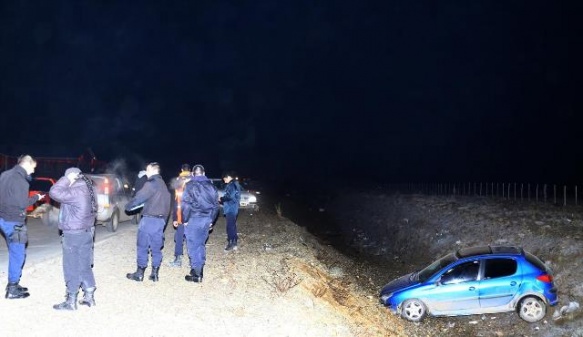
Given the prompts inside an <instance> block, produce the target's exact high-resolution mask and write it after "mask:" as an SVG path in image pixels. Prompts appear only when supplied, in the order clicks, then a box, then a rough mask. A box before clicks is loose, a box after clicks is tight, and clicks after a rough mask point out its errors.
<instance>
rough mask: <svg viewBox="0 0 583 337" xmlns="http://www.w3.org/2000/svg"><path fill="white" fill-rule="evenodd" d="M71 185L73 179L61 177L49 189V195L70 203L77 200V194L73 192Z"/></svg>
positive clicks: (56, 199)
mask: <svg viewBox="0 0 583 337" xmlns="http://www.w3.org/2000/svg"><path fill="white" fill-rule="evenodd" d="M70 186H71V181H70V180H69V179H68V178H67V177H65V176H63V177H61V178H60V179H59V180H58V181H57V182H56V183H55V184H54V185H53V186H51V189H50V190H49V196H50V197H51V198H52V199H53V200H55V201H58V202H60V203H64V204H69V203H71V202H72V201H75V199H76V198H77V196H76V195H75V194H74V193H73V191H72V189H70V188H69V187H70Z"/></svg>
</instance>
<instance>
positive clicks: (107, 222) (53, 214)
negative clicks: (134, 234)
mask: <svg viewBox="0 0 583 337" xmlns="http://www.w3.org/2000/svg"><path fill="white" fill-rule="evenodd" d="M85 176H87V177H88V178H89V179H91V181H92V182H93V186H95V190H96V195H95V197H96V199H97V217H96V222H95V224H96V225H104V226H105V227H106V228H107V230H108V231H110V232H115V231H116V230H117V227H118V225H119V223H120V222H123V221H127V220H130V219H133V218H134V215H133V214H132V215H129V214H127V213H126V212H125V211H124V209H125V206H126V204H127V203H128V202H129V201H130V199H131V192H132V191H131V188H130V187H129V184H127V183H126V182H125V181H124V180H123V178H122V177H120V176H118V175H115V174H85ZM58 217H59V208H58V206H52V207H50V208H49V209H47V210H46V211H45V212H44V213H43V215H42V217H41V220H42V221H43V223H44V224H46V225H51V226H53V225H57V224H58Z"/></svg>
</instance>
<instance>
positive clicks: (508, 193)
mask: <svg viewBox="0 0 583 337" xmlns="http://www.w3.org/2000/svg"><path fill="white" fill-rule="evenodd" d="M506 197H507V198H508V200H510V183H508V191H507V192H506Z"/></svg>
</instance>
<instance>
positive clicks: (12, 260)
mask: <svg viewBox="0 0 583 337" xmlns="http://www.w3.org/2000/svg"><path fill="white" fill-rule="evenodd" d="M35 168H36V160H34V159H33V158H32V157H31V156H29V155H23V156H21V157H19V158H18V163H17V164H16V165H15V166H14V167H13V168H11V169H10V170H7V171H4V172H2V174H0V230H2V232H3V233H4V237H5V238H6V244H7V246H8V284H7V285H6V295H5V298H7V299H19V298H27V297H28V296H30V293H29V292H28V288H26V287H23V286H21V285H20V284H19V282H20V277H21V276H22V267H24V261H25V259H26V243H27V242H28V233H27V228H26V222H25V221H26V208H27V207H28V206H30V205H32V204H34V203H35V202H37V201H39V200H41V199H42V198H44V194H36V195H34V196H32V197H29V196H28V189H29V181H30V179H31V177H30V175H31V174H33V173H34V170H35Z"/></svg>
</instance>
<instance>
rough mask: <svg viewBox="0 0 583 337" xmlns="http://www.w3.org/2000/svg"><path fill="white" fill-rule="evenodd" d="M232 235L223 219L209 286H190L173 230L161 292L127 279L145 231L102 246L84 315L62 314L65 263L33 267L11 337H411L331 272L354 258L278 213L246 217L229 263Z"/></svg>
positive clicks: (13, 303)
mask: <svg viewBox="0 0 583 337" xmlns="http://www.w3.org/2000/svg"><path fill="white" fill-rule="evenodd" d="M128 225H129V224H128ZM130 226H135V225H130ZM224 226H225V223H224V219H222V218H221V219H220V220H219V221H218V223H217V224H216V226H215V229H214V231H213V233H212V234H211V236H210V239H209V241H208V245H207V255H208V256H207V265H206V268H205V279H204V282H203V283H201V284H194V283H189V282H186V281H185V280H184V275H186V274H187V273H188V271H189V268H188V266H187V264H186V263H184V264H183V266H182V268H170V267H167V266H166V263H167V262H168V261H171V259H172V255H173V248H174V242H173V239H172V237H173V229H172V228H171V226H169V227H168V228H166V232H165V234H166V241H165V242H166V244H165V248H164V262H163V264H164V265H163V267H162V268H161V269H160V281H159V282H156V283H154V282H151V281H148V280H145V281H144V282H134V281H130V280H127V279H126V277H125V275H126V273H128V272H133V271H134V270H135V242H136V236H135V232H136V229H137V226H135V229H134V230H130V231H127V232H123V233H119V234H118V235H116V236H113V237H111V238H110V239H108V240H105V241H103V242H99V243H97V244H96V245H95V266H94V272H95V276H96V280H97V291H96V293H95V297H96V301H97V305H96V306H95V307H92V308H87V307H79V309H78V310H77V311H74V312H59V311H55V310H54V309H53V308H52V305H53V304H56V303H59V302H61V301H62V300H63V299H64V295H65V286H64V281H63V276H62V269H61V258H60V257H56V258H52V259H49V260H46V261H43V262H42V263H37V264H32V265H28V264H27V265H25V267H24V272H23V277H22V279H21V284H23V285H24V286H27V287H29V288H30V292H31V296H30V297H29V298H27V299H24V300H3V301H2V304H1V305H0V309H1V310H2V312H3V314H2V315H0V320H1V324H0V326H1V329H2V336H22V335H26V336H57V335H58V336H78V335H79V334H82V335H84V336H106V335H109V336H121V335H124V336H128V335H131V336H193V335H201V336H266V335H271V336H378V335H386V336H405V335H407V334H405V333H404V332H403V329H402V322H401V321H400V320H398V319H395V320H394V324H392V323H391V322H390V321H387V320H385V319H383V318H384V317H385V316H386V311H385V310H384V309H383V308H381V307H379V305H378V302H377V298H376V297H375V296H372V295H370V294H367V293H366V292H364V291H362V290H361V289H360V288H359V287H358V285H357V283H356V282H354V280H352V279H350V277H348V276H346V275H345V273H344V272H343V269H342V267H338V266H336V268H332V272H331V267H330V265H328V264H326V263H325V262H323V260H324V259H323V257H325V258H326V259H328V261H332V260H333V261H343V260H344V259H345V257H343V256H342V255H341V254H339V253H337V252H336V251H335V250H334V249H332V248H331V247H327V246H325V245H321V244H320V243H318V240H316V239H315V238H314V237H313V236H312V235H311V234H309V233H308V232H306V231H305V230H304V229H303V228H302V227H299V226H298V225H296V224H294V223H292V222H291V221H289V220H287V219H285V218H279V217H278V216H276V215H275V213H270V212H263V213H260V214H256V215H253V216H250V215H247V214H242V215H241V216H240V218H239V233H240V234H239V235H240V245H239V250H238V251H236V252H233V253H225V252H224V251H223V248H224V242H225V240H226V235H225V233H224V232H225V228H224ZM344 261H345V263H343V265H349V264H350V261H348V260H344ZM149 271H150V269H149V268H148V270H147V273H149ZM391 319H392V318H391Z"/></svg>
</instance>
